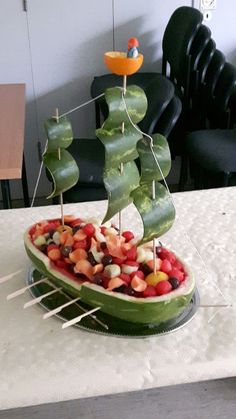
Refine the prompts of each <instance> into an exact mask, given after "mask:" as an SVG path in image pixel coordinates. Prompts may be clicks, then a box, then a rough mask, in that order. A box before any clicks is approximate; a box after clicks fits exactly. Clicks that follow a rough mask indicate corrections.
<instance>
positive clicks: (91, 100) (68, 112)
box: [59, 93, 105, 118]
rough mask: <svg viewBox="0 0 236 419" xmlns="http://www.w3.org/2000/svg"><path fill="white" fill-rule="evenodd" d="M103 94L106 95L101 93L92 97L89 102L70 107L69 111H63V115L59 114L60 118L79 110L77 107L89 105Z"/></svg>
mask: <svg viewBox="0 0 236 419" xmlns="http://www.w3.org/2000/svg"><path fill="white" fill-rule="evenodd" d="M103 96H105V93H101V94H100V95H98V96H96V97H94V98H93V99H90V100H88V101H87V102H84V103H81V105H79V106H76V108H73V109H70V110H69V111H67V112H65V113H63V114H62V115H59V118H63V116H66V115H69V114H70V113H72V112H75V111H77V109H80V108H83V107H84V106H86V105H89V104H90V103H92V102H94V101H95V100H97V99H99V98H100V97H103Z"/></svg>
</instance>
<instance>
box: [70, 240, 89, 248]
mask: <svg viewBox="0 0 236 419" xmlns="http://www.w3.org/2000/svg"><path fill="white" fill-rule="evenodd" d="M86 248H87V240H86V239H84V240H79V241H77V242H75V243H74V245H73V249H86Z"/></svg>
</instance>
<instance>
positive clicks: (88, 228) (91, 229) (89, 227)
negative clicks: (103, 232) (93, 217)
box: [83, 223, 95, 237]
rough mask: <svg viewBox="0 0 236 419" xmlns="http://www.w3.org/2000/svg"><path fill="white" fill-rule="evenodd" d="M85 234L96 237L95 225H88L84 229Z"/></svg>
mask: <svg viewBox="0 0 236 419" xmlns="http://www.w3.org/2000/svg"><path fill="white" fill-rule="evenodd" d="M83 232H84V233H85V234H86V235H87V236H88V237H93V236H94V234H95V228H94V226H93V224H91V223H89V224H86V225H85V226H84V227H83Z"/></svg>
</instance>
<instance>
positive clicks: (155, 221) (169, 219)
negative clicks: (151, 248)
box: [131, 182, 175, 244]
mask: <svg viewBox="0 0 236 419" xmlns="http://www.w3.org/2000/svg"><path fill="white" fill-rule="evenodd" d="M131 196H132V198H133V200H134V201H133V202H134V205H135V206H136V208H137V210H138V212H139V213H140V215H141V218H142V222H143V230H144V233H143V238H142V241H141V243H146V242H149V241H150V240H152V239H154V238H155V237H160V236H161V235H162V234H164V233H165V232H166V231H168V230H169V229H170V228H171V226H172V224H173V222H174V219H175V209H174V206H173V203H172V200H171V198H170V195H169V193H168V192H167V190H166V188H165V187H164V186H163V185H162V184H161V183H159V182H155V196H156V198H155V199H152V182H147V183H143V184H142V185H141V186H139V187H138V188H137V189H135V190H134V191H133V192H131ZM141 243H140V244H141Z"/></svg>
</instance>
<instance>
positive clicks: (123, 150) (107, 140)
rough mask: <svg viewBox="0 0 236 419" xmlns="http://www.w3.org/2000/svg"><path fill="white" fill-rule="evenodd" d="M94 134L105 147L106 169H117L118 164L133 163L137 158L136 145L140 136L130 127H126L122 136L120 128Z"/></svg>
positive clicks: (99, 130)
mask: <svg viewBox="0 0 236 419" xmlns="http://www.w3.org/2000/svg"><path fill="white" fill-rule="evenodd" d="M96 134H97V137H98V138H99V139H100V140H101V142H102V143H103V145H104V147H105V153H106V154H105V168H106V169H109V168H112V167H118V166H119V165H120V163H126V162H128V161H133V160H134V159H136V158H137V157H138V153H137V149H136V144H137V142H138V140H139V139H140V138H141V137H142V135H141V134H139V133H138V132H137V130H136V129H135V128H134V127H133V126H132V125H130V124H129V126H127V125H126V126H125V130H124V133H123V134H122V132H121V129H120V127H119V128H112V129H109V130H108V129H107V130H106V129H104V128H101V129H98V130H97V131H96Z"/></svg>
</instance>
